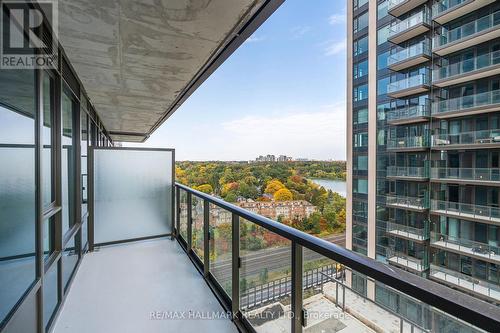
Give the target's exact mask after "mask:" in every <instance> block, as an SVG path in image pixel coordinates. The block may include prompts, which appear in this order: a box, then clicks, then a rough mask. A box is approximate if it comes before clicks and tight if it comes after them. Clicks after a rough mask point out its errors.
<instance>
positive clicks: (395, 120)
mask: <svg viewBox="0 0 500 333" xmlns="http://www.w3.org/2000/svg"><path fill="white" fill-rule="evenodd" d="M430 111H431V110H430V106H429V105H428V104H427V105H411V106H406V107H405V108H398V109H392V110H391V111H389V112H387V123H388V124H390V125H403V124H414V123H420V122H424V121H427V120H429V118H430V116H431V112H430Z"/></svg>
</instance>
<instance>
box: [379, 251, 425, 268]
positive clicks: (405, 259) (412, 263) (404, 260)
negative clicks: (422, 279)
mask: <svg viewBox="0 0 500 333" xmlns="http://www.w3.org/2000/svg"><path fill="white" fill-rule="evenodd" d="M423 254H424V258H423V259H419V258H415V257H412V256H410V255H408V254H406V253H403V252H398V251H395V250H392V249H387V260H388V261H389V263H392V264H396V265H398V266H404V267H406V268H409V269H411V270H413V271H416V272H423V271H425V270H427V269H428V268H429V260H428V259H427V258H426V256H425V252H424V253H423Z"/></svg>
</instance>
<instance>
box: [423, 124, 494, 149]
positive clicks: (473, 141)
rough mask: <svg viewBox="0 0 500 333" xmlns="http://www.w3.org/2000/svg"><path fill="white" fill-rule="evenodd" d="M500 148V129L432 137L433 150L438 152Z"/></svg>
mask: <svg viewBox="0 0 500 333" xmlns="http://www.w3.org/2000/svg"><path fill="white" fill-rule="evenodd" d="M499 146H500V129H495V130H484V131H472V132H462V133H459V134H438V135H433V136H432V148H433V149H436V150H448V149H483V148H495V147H499Z"/></svg>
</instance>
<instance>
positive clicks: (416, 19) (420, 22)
mask: <svg viewBox="0 0 500 333" xmlns="http://www.w3.org/2000/svg"><path fill="white" fill-rule="evenodd" d="M430 27H431V20H430V18H429V14H428V12H427V10H423V11H421V12H419V13H417V14H415V15H413V16H410V17H409V18H407V19H405V20H403V21H397V22H394V23H392V24H391V26H390V28H389V36H388V38H387V40H388V41H389V42H391V43H394V44H400V43H402V42H404V41H407V40H408V39H411V38H413V37H416V36H418V35H421V34H423V33H424V32H427V31H429V29H430Z"/></svg>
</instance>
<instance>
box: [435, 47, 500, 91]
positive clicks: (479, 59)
mask: <svg viewBox="0 0 500 333" xmlns="http://www.w3.org/2000/svg"><path fill="white" fill-rule="evenodd" d="M499 73H500V51H494V52H491V53H487V54H482V55H480V56H475V57H474V58H471V59H467V60H463V61H460V62H457V63H453V64H449V65H446V66H443V67H441V68H437V69H435V70H434V74H433V76H432V84H433V85H435V86H437V87H440V88H442V87H447V86H451V85H455V84H459V83H463V82H468V81H472V80H478V79H482V78H485V77H488V76H492V75H497V74H499Z"/></svg>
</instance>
